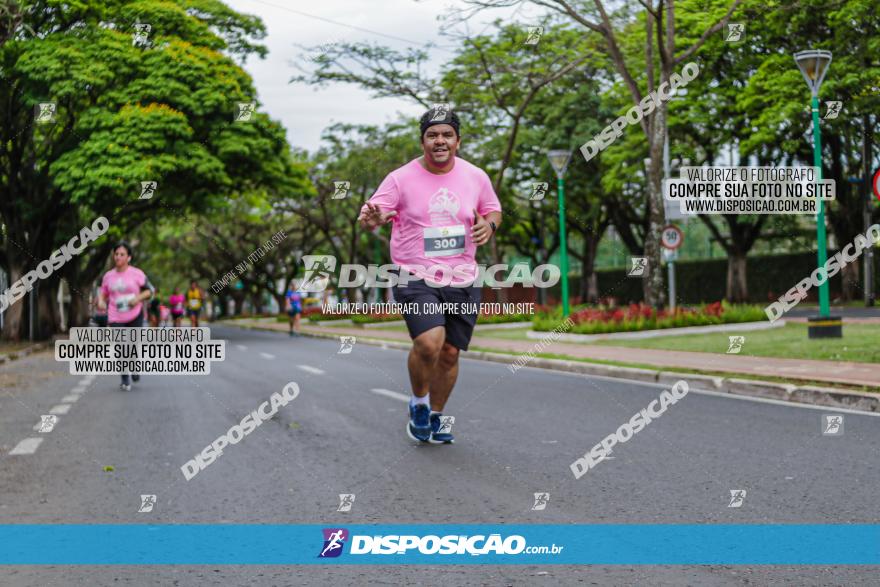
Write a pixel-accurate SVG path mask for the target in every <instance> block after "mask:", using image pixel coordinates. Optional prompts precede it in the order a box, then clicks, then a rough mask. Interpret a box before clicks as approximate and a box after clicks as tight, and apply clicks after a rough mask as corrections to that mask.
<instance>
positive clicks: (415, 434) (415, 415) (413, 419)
mask: <svg viewBox="0 0 880 587" xmlns="http://www.w3.org/2000/svg"><path fill="white" fill-rule="evenodd" d="M430 416H431V408H429V407H428V406H426V405H425V404H416V405H415V406H414V405H412V404H410V406H409V422H407V423H406V435H407V436H409V437H410V438H412V439H413V440H417V441H419V442H428V440H429V439H430V438H431V422H430Z"/></svg>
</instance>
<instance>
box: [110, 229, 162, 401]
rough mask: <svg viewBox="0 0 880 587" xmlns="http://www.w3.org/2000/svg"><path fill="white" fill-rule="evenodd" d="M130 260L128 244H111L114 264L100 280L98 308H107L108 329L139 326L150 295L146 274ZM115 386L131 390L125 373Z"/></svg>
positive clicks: (134, 375)
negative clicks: (133, 265)
mask: <svg viewBox="0 0 880 587" xmlns="http://www.w3.org/2000/svg"><path fill="white" fill-rule="evenodd" d="M130 262H131V246H130V245H129V244H128V243H127V242H125V241H122V242H120V243H119V244H117V245H116V246H115V247H113V263H114V265H115V267H114V268H113V269H111V270H110V271H108V272H107V273H105V274H104V278H103V279H102V280H101V290H100V295H99V298H98V307H100V308H101V309H104V308H107V322H108V323H109V324H110V327H111V328H113V327H116V328H121V327H128V328H132V327H134V328H141V327H143V325H144V309H143V301H144V300H148V299H150V298H151V297H152V295H153V290H154V288H153V286H152V285H150V282H149V281H148V280H147V276H146V275H145V274H144V272H143V271H141V270H140V269H138V268H137V267H132V266H131V265H129V263H130ZM131 379H132V380H134V381H139V380H140V375H138V374H137V373H134V374H133V375H132V376H131ZM119 388H120V389H122V390H123V391H130V390H131V381H130V380H129V375H128V373H123V374H122V384H121V385H120V386H119Z"/></svg>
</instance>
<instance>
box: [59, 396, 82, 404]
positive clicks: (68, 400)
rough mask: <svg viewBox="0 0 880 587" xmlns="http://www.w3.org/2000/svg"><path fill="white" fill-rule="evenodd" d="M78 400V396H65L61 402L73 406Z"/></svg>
mask: <svg viewBox="0 0 880 587" xmlns="http://www.w3.org/2000/svg"><path fill="white" fill-rule="evenodd" d="M78 399H79V396H78V395H74V394H70V395H65V396H64V397H62V398H61V401H63V402H64V403H67V404H72V403H73V402H75V401H76V400H78Z"/></svg>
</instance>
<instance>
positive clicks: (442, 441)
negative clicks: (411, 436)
mask: <svg viewBox="0 0 880 587" xmlns="http://www.w3.org/2000/svg"><path fill="white" fill-rule="evenodd" d="M428 442H430V443H431V444H455V439H454V438H453V439H452V440H434V436H433V435H432V436H431V438H429V439H428Z"/></svg>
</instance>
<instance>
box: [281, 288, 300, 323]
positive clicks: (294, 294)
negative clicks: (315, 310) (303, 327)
mask: <svg viewBox="0 0 880 587" xmlns="http://www.w3.org/2000/svg"><path fill="white" fill-rule="evenodd" d="M284 297H285V299H286V300H287V316H288V318H289V320H290V336H299V316H300V314H302V295H300V293H299V292H298V291H296V283H294V282H293V280H291V282H290V285H289V286H288V287H287V293H285V294H284Z"/></svg>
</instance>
